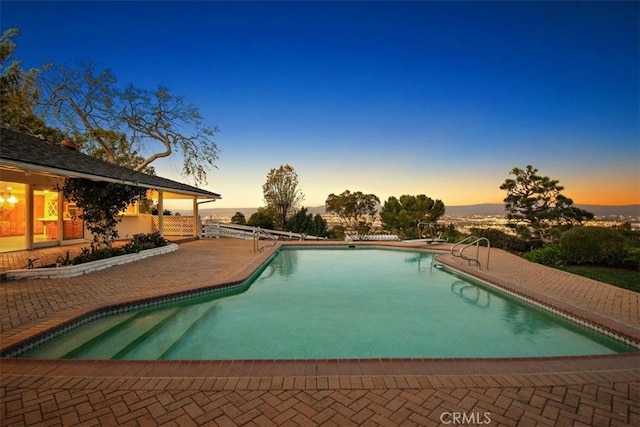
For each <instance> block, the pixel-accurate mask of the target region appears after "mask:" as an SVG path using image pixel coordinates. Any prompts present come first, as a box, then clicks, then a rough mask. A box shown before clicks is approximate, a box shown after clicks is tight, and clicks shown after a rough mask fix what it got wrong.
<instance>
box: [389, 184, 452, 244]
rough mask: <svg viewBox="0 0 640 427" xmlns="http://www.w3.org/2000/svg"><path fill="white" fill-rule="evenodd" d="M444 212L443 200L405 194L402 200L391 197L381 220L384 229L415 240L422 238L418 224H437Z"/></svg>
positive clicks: (401, 197) (422, 195)
mask: <svg viewBox="0 0 640 427" xmlns="http://www.w3.org/2000/svg"><path fill="white" fill-rule="evenodd" d="M444 212H445V207H444V203H443V202H442V200H433V199H432V198H430V197H427V196H425V195H424V194H419V195H417V196H410V195H408V194H405V195H403V196H400V199H397V198H396V197H393V196H391V197H389V199H387V201H386V202H384V206H383V207H382V210H381V211H380V218H381V220H382V227H383V228H384V229H386V230H390V231H392V232H394V233H397V234H399V235H400V236H401V237H403V238H405V239H415V238H419V237H421V236H420V229H419V228H418V223H420V222H437V221H438V219H439V218H440V217H441V216H442V215H444Z"/></svg>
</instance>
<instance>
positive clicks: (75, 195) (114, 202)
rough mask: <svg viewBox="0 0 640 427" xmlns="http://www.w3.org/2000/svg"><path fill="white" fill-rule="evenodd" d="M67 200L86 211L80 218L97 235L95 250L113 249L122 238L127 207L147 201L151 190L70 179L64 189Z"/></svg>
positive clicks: (94, 237) (93, 244) (94, 239)
mask: <svg viewBox="0 0 640 427" xmlns="http://www.w3.org/2000/svg"><path fill="white" fill-rule="evenodd" d="M62 191H63V193H64V196H65V198H67V199H68V200H71V201H73V202H75V203H76V205H78V207H81V208H82V214H81V215H80V218H81V219H83V220H84V221H85V222H86V226H87V228H88V229H89V231H91V234H93V243H92V245H91V246H92V247H93V248H94V249H98V248H100V247H101V246H107V247H110V246H111V243H112V242H113V240H114V239H116V238H117V237H118V230H116V227H117V225H118V223H119V222H120V220H121V218H120V213H121V212H122V211H124V210H125V209H126V208H127V206H129V205H130V204H132V203H135V202H137V201H140V200H144V199H145V198H146V194H147V189H146V188H143V187H135V186H132V185H125V184H116V183H112V182H104V181H92V180H90V179H85V178H67V179H66V180H65V183H64V186H63V188H62Z"/></svg>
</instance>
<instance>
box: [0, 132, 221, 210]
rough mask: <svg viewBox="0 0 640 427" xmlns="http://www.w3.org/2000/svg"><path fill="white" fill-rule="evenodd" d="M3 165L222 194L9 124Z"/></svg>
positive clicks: (2, 138)
mask: <svg viewBox="0 0 640 427" xmlns="http://www.w3.org/2000/svg"><path fill="white" fill-rule="evenodd" d="M0 165H2V166H9V167H13V168H17V169H22V170H29V171H35V172H42V173H48V174H54V175H58V176H63V177H67V178H88V179H93V180H96V181H109V182H117V183H122V184H129V185H136V186H140V187H145V188H149V189H153V190H161V191H169V192H175V193H180V194H185V195H191V196H197V197H206V198H209V199H219V198H220V194H217V193H213V192H211V191H207V190H203V189H201V188H197V187H193V186H191V185H187V184H183V183H181V182H176V181H172V180H170V179H166V178H162V177H159V176H154V175H147V174H144V173H142V172H137V171H134V170H132V169H128V168H125V167H122V166H118V165H114V164H112V163H109V162H105V161H103V160H100V159H96V158H95V157H91V156H88V155H86V154H83V153H81V152H79V151H75V150H72V149H69V148H65V147H62V146H60V145H56V144H50V143H48V142H46V141H43V140H41V139H40V138H37V137H35V136H31V135H27V134H24V133H20V132H15V131H12V130H9V129H6V128H0Z"/></svg>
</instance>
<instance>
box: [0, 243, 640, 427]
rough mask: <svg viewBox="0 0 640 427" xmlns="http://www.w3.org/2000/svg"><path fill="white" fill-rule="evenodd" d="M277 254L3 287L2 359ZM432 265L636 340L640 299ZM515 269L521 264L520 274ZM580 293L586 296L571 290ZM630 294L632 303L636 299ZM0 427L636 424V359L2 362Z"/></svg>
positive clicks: (539, 276)
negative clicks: (97, 316) (81, 319)
mask: <svg viewBox="0 0 640 427" xmlns="http://www.w3.org/2000/svg"><path fill="white" fill-rule="evenodd" d="M272 250H273V249H267V250H266V251H265V252H264V253H258V254H255V253H253V251H252V244H251V242H243V241H234V240H214V241H198V242H190V243H187V244H183V245H181V247H180V250H179V251H177V252H175V253H171V254H166V255H161V256H158V257H154V258H149V259H146V260H143V261H140V262H137V263H135V264H129V265H125V266H118V267H113V268H111V269H109V270H103V271H100V272H97V273H92V274H89V275H86V276H80V277H77V278H74V279H70V280H65V281H53V280H23V281H15V282H5V283H2V284H1V285H0V308H1V309H2V313H1V314H0V338H1V342H0V346H1V347H2V348H7V347H8V346H10V345H12V344H15V343H16V342H19V341H20V340H23V339H25V338H28V337H30V336H33V335H34V334H36V333H38V332H40V331H43V330H47V329H49V328H52V327H54V326H55V325H58V324H60V323H62V322H65V321H68V320H70V319H72V318H75V317H77V316H79V315H82V314H84V313H87V312H90V311H92V310H95V309H98V308H100V307H104V306H109V305H113V304H120V303H124V302H127V301H132V300H140V299H145V298H150V297H155V296H160V295H165V294H168V293H173V292H182V291H185V290H192V289H198V288H201V287H205V286H211V285H215V284H221V283H228V282H233V281H236V280H241V279H243V278H244V277H246V276H248V275H249V274H250V273H251V272H252V271H253V270H254V269H255V268H256V267H257V266H259V265H260V263H262V262H263V261H264V260H265V259H266V258H267V257H268V256H269V255H270V251H272ZM449 258H450V256H449V255H446V254H445V255H442V256H441V257H440V259H439V260H440V261H441V262H443V263H446V264H448V265H452V266H455V267H456V268H458V269H460V270H463V271H465V272H468V273H471V274H473V275H474V276H479V277H481V278H482V279H483V280H486V281H488V282H490V283H494V284H496V285H498V286H503V287H505V288H508V289H510V290H512V291H516V292H518V293H521V294H524V295H528V296H529V297H531V298H532V299H537V300H541V301H543V302H545V303H546V304H548V305H553V306H555V307H560V308H562V309H566V310H567V311H570V312H571V313H574V314H576V315H580V316H583V315H584V316H588V315H589V314H590V313H592V315H593V316H594V317H595V320H596V321H598V322H608V325H609V326H613V327H615V328H617V329H618V330H621V331H627V332H629V331H630V332H631V333H633V334H637V333H638V298H637V294H633V293H628V292H627V291H624V292H622V293H618V291H616V288H613V287H610V286H608V285H604V284H601V283H599V282H594V281H589V280H588V279H582V278H576V277H577V276H573V275H569V276H568V277H567V276H565V275H566V273H562V272H557V273H559V274H554V272H556V270H551V271H549V269H546V268H541V266H537V265H533V264H529V263H526V261H522V262H521V261H520V260H519V259H513V258H511V255H509V254H506V253H504V252H502V251H495V250H492V253H491V265H490V268H489V270H488V271H486V270H482V271H480V270H478V269H477V267H468V266H466V265H465V264H459V263H458V260H457V259H449ZM518 263H519V264H518ZM584 286H586V287H587V288H588V291H585V290H584V289H578V288H580V287H584ZM634 295H635V296H634ZM0 379H1V387H0V399H1V401H2V402H1V405H0V419H1V420H2V425H7V426H9V425H11V426H12V425H179V426H183V425H185V426H187V425H212V426H220V425H247V426H254V425H259V426H262V425H292V426H294V425H340V426H342V425H390V426H399V425H407V426H412V425H480V424H482V423H484V425H496V426H497V425H507V426H515V425H550V426H551V425H607V426H609V425H611V426H616V425H640V405H639V403H638V402H639V401H640V357H639V356H638V355H634V354H631V355H622V356H612V357H585V358H549V359H519V360H500V359H493V360H492V359H487V360H482V359H470V360H379V361H375V360H367V361H349V360H347V361H228V362H216V361H157V362H147V361H138V362H136V361H131V362H126V361H74V360H69V361H57V360H53V361H45V360H29V359H25V360H21V359H2V360H0Z"/></svg>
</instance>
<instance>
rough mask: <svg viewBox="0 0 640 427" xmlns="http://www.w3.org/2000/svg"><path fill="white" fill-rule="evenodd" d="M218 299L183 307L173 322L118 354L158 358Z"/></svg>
mask: <svg viewBox="0 0 640 427" xmlns="http://www.w3.org/2000/svg"><path fill="white" fill-rule="evenodd" d="M215 304H216V301H210V302H207V303H201V304H195V305H191V306H186V307H183V309H182V310H181V311H180V312H179V313H178V314H176V316H174V317H172V319H171V322H167V323H164V324H163V325H162V327H161V328H158V329H156V330H155V331H154V332H156V333H154V334H146V335H145V336H144V337H141V339H140V340H138V341H137V342H136V345H135V346H132V347H131V348H130V349H129V351H127V352H126V353H125V352H122V353H121V354H118V356H117V358H122V359H146V360H158V359H162V358H163V355H164V354H166V353H168V352H169V351H170V350H171V349H172V348H174V346H175V345H176V344H177V343H179V342H180V340H181V339H182V337H183V336H184V335H186V334H188V332H189V331H190V330H191V329H192V328H193V327H194V326H195V325H196V324H198V323H199V322H200V320H201V319H203V318H204V317H206V315H207V314H208V313H209V312H210V311H211V310H212V309H213V307H214V306H215Z"/></svg>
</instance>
